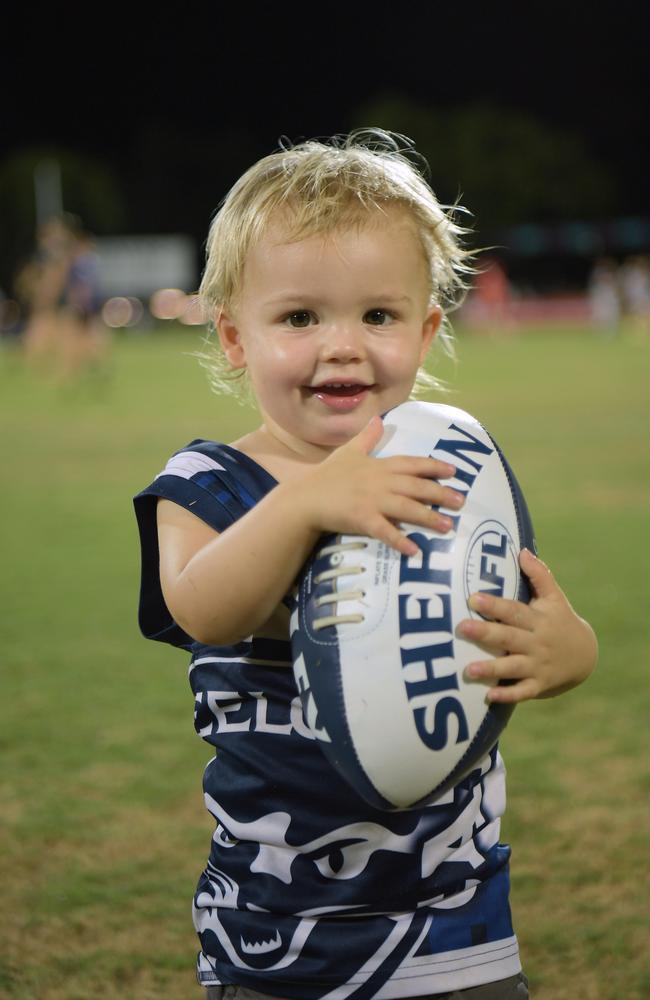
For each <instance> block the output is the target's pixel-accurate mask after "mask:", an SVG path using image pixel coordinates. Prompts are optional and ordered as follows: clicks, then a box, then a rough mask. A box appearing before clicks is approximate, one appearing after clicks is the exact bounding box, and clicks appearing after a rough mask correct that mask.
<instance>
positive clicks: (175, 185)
mask: <svg viewBox="0 0 650 1000" xmlns="http://www.w3.org/2000/svg"><path fill="white" fill-rule="evenodd" d="M133 7H134V8H135V5H133ZM228 7H229V9H228V10H227V11H224V8H223V6H222V5H219V4H194V5H193V4H186V5H185V6H184V7H183V8H182V9H179V8H176V9H170V12H169V13H164V12H163V11H162V9H160V10H159V11H158V12H157V13H156V16H155V18H154V17H152V18H151V19H150V20H149V21H148V22H146V21H144V20H142V18H143V15H142V14H140V15H138V17H139V18H140V19H141V20H139V21H135V20H134V19H133V15H132V14H131V15H130V16H128V17H127V16H126V15H124V14H122V13H116V12H115V10H114V9H113V8H101V9H100V8H98V9H97V11H96V15H97V16H98V18H99V20H98V21H97V22H96V24H97V27H95V26H91V25H90V24H86V23H85V22H84V23H82V22H81V21H76V22H75V21H71V20H70V18H69V16H68V15H65V16H64V15H62V14H60V13H59V11H58V10H57V11H56V12H54V13H51V14H50V15H48V22H47V23H45V22H44V21H43V20H40V21H35V23H32V24H27V22H26V19H25V23H24V24H22V25H20V26H15V27H14V30H13V36H14V39H15V44H14V45H13V47H12V51H11V54H10V58H9V59H7V58H6V47H5V55H4V57H3V59H2V60H0V73H1V74H2V78H3V79H2V80H1V81H0V82H1V83H2V84H3V86H2V93H3V94H5V100H4V101H3V108H2V118H3V129H2V135H1V136H0V159H1V158H2V157H3V156H5V155H6V154H8V153H11V152H12V151H15V150H17V149H21V148H25V147H29V146H40V147H45V146H48V145H55V146H59V147H61V146H64V147H67V148H70V149H73V150H75V151H77V152H81V153H85V154H90V155H93V156H95V157H97V158H99V159H101V160H103V161H104V162H105V163H107V164H109V165H110V166H111V168H112V169H113V170H114V172H115V173H116V175H117V176H118V177H120V178H125V179H126V183H127V184H128V178H129V177H130V176H132V175H133V173H134V171H135V172H137V171H138V170H139V169H140V170H141V169H142V161H143V157H145V156H146V138H143V137H146V136H147V135H148V134H149V135H150V134H151V133H152V132H155V134H156V135H157V140H156V142H157V145H156V155H157V161H156V163H157V166H156V168H155V169H154V168H152V167H151V166H148V167H147V169H148V170H150V171H151V172H152V173H153V172H156V174H160V177H165V178H166V180H165V183H166V184H167V188H166V187H165V184H163V183H162V182H161V180H160V177H156V178H153V177H152V183H153V185H154V188H155V189H156V191H157V192H163V193H162V194H161V195H159V197H160V199H161V200H164V192H165V191H166V190H167V191H169V197H170V199H173V197H174V195H173V194H172V192H175V195H176V196H177V197H182V192H183V191H185V192H186V196H187V198H188V199H190V200H191V194H192V187H193V183H194V182H195V180H196V179H197V178H199V176H200V175H201V170H202V153H203V151H204V150H205V149H206V148H207V146H209V145H210V144H212V147H213V148H214V143H215V137H219V139H220V140H221V139H222V140H223V143H224V156H225V157H226V158H228V157H229V149H231V148H233V146H234V147H237V146H238V144H241V143H243V144H244V145H246V156H245V162H244V164H243V166H247V165H248V164H249V163H250V162H251V161H252V160H253V159H256V158H257V157H258V156H261V155H264V154H265V153H267V152H270V151H271V150H272V149H273V148H274V147H275V145H276V144H277V141H278V138H279V137H280V136H281V135H288V136H289V137H290V138H292V139H296V138H299V137H312V136H315V135H328V134H332V133H333V132H338V131H345V130H347V129H348V128H349V127H350V125H351V124H352V122H353V120H354V118H353V115H354V110H355V109H356V108H357V107H358V106H359V105H360V104H362V103H363V102H364V101H366V100H368V99H370V98H372V97H373V96H376V95H378V94H385V93H392V94H399V95H403V96H405V97H408V98H411V99H412V100H414V101H417V102H418V103H420V104H423V105H425V106H427V107H429V106H430V107H438V108H449V107H452V108H453V107H455V106H458V105H462V104H463V103H468V102H475V101H477V100H479V99H483V100H489V101H491V102H493V103H496V104H498V105H500V106H503V107H506V108H511V109H519V110H523V111H525V112H527V113H529V114H531V115H534V116H536V117H537V118H539V119H540V120H541V121H542V122H545V123H547V124H549V125H553V126H556V127H561V128H563V129H566V130H569V131H572V132H575V133H577V134H578V135H580V136H581V138H582V139H583V140H584V141H585V142H586V144H587V146H588V149H589V150H590V151H591V153H592V154H593V156H594V158H596V159H597V160H599V161H600V162H602V163H603V164H604V165H605V166H606V167H607V168H608V169H609V170H610V171H611V172H612V173H613V174H614V175H615V177H616V178H617V182H618V195H617V197H618V204H617V210H618V211H619V212H620V213H621V214H646V213H647V212H648V204H647V195H646V186H647V185H646V182H645V174H646V168H645V163H644V160H645V157H642V155H641V152H640V149H641V146H642V135H643V129H644V119H645V108H644V100H643V98H644V92H645V91H646V90H647V69H646V66H647V61H648V59H647V41H646V38H645V37H644V35H643V32H642V30H641V27H642V26H641V25H640V23H639V20H638V19H639V14H638V13H635V11H634V7H633V5H632V4H630V3H627V2H626V0H625V2H619V3H616V4H612V3H609V4H605V5H604V7H602V8H601V9H600V10H597V9H596V7H595V5H593V4H592V3H590V4H580V3H574V4H564V5H556V6H554V5H552V4H550V3H546V4H536V3H529V4H527V5H526V7H525V8H521V5H511V4H507V5H506V4H492V5H491V6H490V5H488V4H472V3H465V4H463V5H462V6H461V5H458V4H457V5H452V4H447V5H445V6H443V5H442V4H440V3H438V2H429V3H428V4H423V5H422V7H421V9H420V7H419V5H418V6H416V5H413V4H411V5H405V4H396V3H394V2H393V3H391V4H387V5H381V4H374V5H372V6H368V7H365V5H350V4H349V5H347V6H343V5H336V6H328V7H324V6H321V7H316V6H313V5H307V4H302V5H299V6H296V7H295V8H294V7H291V6H286V5H285V6H284V7H281V6H277V5H273V6H265V7H263V8H262V10H261V12H260V11H257V10H256V8H254V7H243V6H240V7H239V8H237V7H235V5H233V4H230V5H228ZM522 9H523V13H522ZM639 9H642V8H637V10H639ZM455 11H458V13H455ZM364 12H370V13H364ZM94 17H95V14H93V18H94ZM312 18H313V19H314V23H313V24H312V23H311V19H312ZM8 94H11V95H13V96H12V99H11V100H6V95H8ZM372 124H381V123H377V122H375V123H372ZM244 140H245V141H244ZM441 140H442V141H444V137H441ZM143 143H144V146H143ZM229 144H231V145H230V146H229ZM249 154H250V155H249ZM242 156H244V153H243V152H242ZM236 159H237V158H236V156H235V157H234V161H236ZM240 170H241V167H240V165H239V164H238V163H236V162H233V175H232V177H227V181H228V183H230V182H231V181H232V180H234V179H235V176H236V175H237V174H238V173H239V172H240ZM226 175H227V171H226ZM223 183H224V182H223V179H222V180H221V181H220V184H221V186H223ZM140 188H141V190H142V183H141V185H140ZM223 193H225V192H224V191H222V190H218V191H215V195H214V204H216V202H217V201H218V199H219V198H220V197H221V196H222V194H223ZM214 204H213V205H211V206H210V209H209V210H211V209H212V207H214ZM160 213H161V216H163V217H164V214H165V205H164V204H161V205H160ZM163 228H164V227H163Z"/></svg>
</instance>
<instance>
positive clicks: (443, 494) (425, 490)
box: [391, 476, 465, 510]
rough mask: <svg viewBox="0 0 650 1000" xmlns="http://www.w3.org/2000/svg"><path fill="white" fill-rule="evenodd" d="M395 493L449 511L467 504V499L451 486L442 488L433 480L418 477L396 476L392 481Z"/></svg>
mask: <svg viewBox="0 0 650 1000" xmlns="http://www.w3.org/2000/svg"><path fill="white" fill-rule="evenodd" d="M391 488H392V490H393V492H394V493H398V494H400V495H402V496H408V497H411V498H412V499H413V500H419V501H420V502H421V503H429V504H435V505H436V506H437V507H446V508H448V509H449V510H460V508H461V507H462V506H463V504H464V503H465V497H464V496H463V494H462V493H459V492H458V491H457V490H452V489H451V487H449V486H441V485H440V483H438V482H435V481H434V480H431V479H420V478H419V477H418V476H395V478H394V479H393V480H391Z"/></svg>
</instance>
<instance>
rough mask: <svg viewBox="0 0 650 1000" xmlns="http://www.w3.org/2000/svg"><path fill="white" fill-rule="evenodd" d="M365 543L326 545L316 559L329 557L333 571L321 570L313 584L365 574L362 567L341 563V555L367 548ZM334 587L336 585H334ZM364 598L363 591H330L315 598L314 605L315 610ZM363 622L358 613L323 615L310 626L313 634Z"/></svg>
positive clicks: (362, 617)
mask: <svg viewBox="0 0 650 1000" xmlns="http://www.w3.org/2000/svg"><path fill="white" fill-rule="evenodd" d="M367 546H368V543H367V542H339V543H338V544H335V545H327V546H325V548H323V549H321V550H320V552H319V553H318V558H319V559H321V558H323V557H324V556H329V557H330V564H331V565H333V566H334V568H333V569H326V570H323V572H322V573H319V574H318V576H315V577H314V583H315V584H319V583H325V582H326V581H327V580H337V579H338V577H340V576H356V575H358V574H359V573H365V569H364V567H363V566H346V565H345V564H344V563H343V554H344V553H345V552H348V551H350V550H351V549H365V548H367ZM334 587H336V583H335V584H334ZM365 596H366V592H365V590H336V589H335V590H332V591H331V593H329V594H323V595H322V596H321V597H317V598H315V600H314V605H315V606H316V607H317V608H320V607H322V606H323V605H336V604H338V603H339V602H341V601H360V600H362V599H363V598H364V597H365ZM363 620H364V616H363V615H362V614H361V613H360V612H357V613H354V614H348V615H336V614H334V615H324V616H323V617H322V618H314V619H313V622H312V625H313V628H314V631H315V632H318V631H319V629H322V628H328V627H329V626H330V625H344V624H347V623H352V624H355V623H358V622H362V621H363Z"/></svg>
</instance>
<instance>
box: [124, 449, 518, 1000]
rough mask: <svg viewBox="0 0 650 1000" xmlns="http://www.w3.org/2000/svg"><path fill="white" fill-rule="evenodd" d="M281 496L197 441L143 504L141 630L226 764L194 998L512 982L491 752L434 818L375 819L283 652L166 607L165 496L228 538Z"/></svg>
mask: <svg viewBox="0 0 650 1000" xmlns="http://www.w3.org/2000/svg"><path fill="white" fill-rule="evenodd" d="M275 485H277V483H276V481H275V480H274V479H273V477H272V476H271V475H270V474H269V473H268V472H266V470H264V469H263V468H262V467H261V466H259V465H258V464H257V463H256V462H255V461H253V460H252V459H251V458H249V457H248V456H246V455H244V454H242V453H241V452H238V451H237V450H236V449H234V448H231V447H229V446H226V445H219V444H216V443H214V442H211V441H203V440H196V441H193V442H191V444H189V445H188V446H187V447H186V448H184V449H182V450H181V451H179V452H177V453H176V454H175V455H174V456H173V457H172V458H171V459H170V461H169V462H168V464H167V466H166V468H165V469H164V471H163V472H162V473H161V474H160V475H159V476H158V477H157V478H156V479H155V480H154V482H153V483H152V484H151V485H150V486H149V487H148V488H147V489H145V490H143V491H142V492H141V493H139V494H138V496H137V497H136V498H135V508H136V514H137V518H138V524H139V530H140V539H141V548H142V586H141V595H140V626H141V629H142V631H143V633H144V635H145V636H147V637H148V638H151V639H157V640H159V641H162V642H169V643H171V644H173V645H175V646H179V647H181V648H183V649H186V650H188V651H189V652H190V653H191V662H190V683H191V686H192V690H193V692H194V698H195V716H194V724H195V728H196V731H197V733H198V734H199V735H200V736H201V737H202V738H203V739H204V740H206V741H207V742H208V743H209V744H211V745H212V746H213V747H214V749H215V754H214V757H213V758H212V759H211V760H210V762H209V764H208V766H207V768H206V770H205V774H204V779H203V787H204V793H205V802H206V805H207V808H208V809H209V811H210V812H211V813H212V815H213V816H214V819H215V820H216V828H215V832H214V835H213V838H212V843H211V848H210V854H209V858H208V861H207V864H206V867H205V869H204V871H203V872H202V874H201V876H200V878H199V882H198V886H197V889H196V893H195V896H194V908H193V913H194V923H195V927H196V929H197V932H198V935H199V939H200V942H201V952H200V953H199V957H198V965H197V972H198V979H199V982H200V983H201V984H203V985H204V986H210V985H218V984H225V983H236V984H239V985H242V986H247V987H249V988H251V989H254V990H258V991H260V992H262V993H267V994H270V995H271V996H281V997H288V998H296V1000H348V998H350V1000H371V998H377V1000H389V998H395V997H416V996H422V995H425V994H428V993H436V992H446V991H448V990H453V989H464V988H468V987H471V986H477V985H481V984H483V983H487V982H493V981H496V980H499V979H504V978H506V977H508V976H512V975H515V974H516V973H517V972H519V971H520V968H521V966H520V963H519V956H518V947H517V940H516V937H515V935H514V933H513V929H512V924H511V918H510V909H509V902H508V890H509V885H508V858H509V853H510V851H509V848H508V847H507V846H506V845H503V844H500V843H499V827H500V817H501V815H502V813H503V810H504V807H505V781H504V768H503V763H502V760H501V757H500V755H499V753H498V750H497V748H496V747H495V748H494V750H493V751H492V752H491V754H490V755H489V756H487V757H486V758H485V759H484V760H483V762H482V763H481V765H480V766H479V767H477V768H476V770H475V771H473V772H472V773H471V774H470V775H469V776H468V777H467V778H465V779H464V780H463V781H462V782H460V783H459V784H458V785H457V786H456V788H454V789H453V791H452V792H450V793H449V794H447V795H445V796H444V798H442V799H440V800H438V801H436V802H435V803H434V804H433V805H430V806H427V807H426V808H421V809H413V810H406V811H397V812H382V811H380V810H377V809H374V808H373V807H371V806H369V805H367V804H366V803H365V802H364V801H363V800H361V799H360V798H359V797H358V796H357V795H356V793H355V792H354V791H353V790H352V788H351V787H350V786H348V785H347V783H346V782H345V781H344V780H343V779H342V778H341V777H340V776H339V775H338V774H337V773H336V771H335V770H334V769H333V768H332V766H331V765H330V764H329V763H328V761H327V760H326V758H325V756H324V754H323V753H322V751H321V749H320V747H319V745H318V741H317V740H315V739H314V737H313V735H312V733H311V732H310V730H309V728H308V727H307V725H306V723H305V720H304V718H303V713H302V709H301V702H300V697H299V694H298V690H297V687H296V683H295V681H294V677H293V671H292V668H291V648H290V644H289V641H288V636H287V640H286V641H278V640H274V639H269V638H265V637H264V636H251V637H249V638H248V639H246V640H245V641H243V642H240V643H238V644H236V645H233V646H224V647H216V646H206V645H202V644H201V643H198V642H195V641H194V640H193V639H192V638H191V637H190V636H189V635H187V634H186V633H185V632H184V631H183V629H182V628H181V627H180V626H179V625H178V624H177V623H176V622H175V621H174V620H173V618H172V616H171V614H170V612H169V610H168V609H167V607H166V605H165V602H164V598H163V595H162V591H161V587H160V579H159V563H158V538H157V530H156V504H157V500H158V498H165V499H168V500H172V501H173V502H175V503H178V504H180V505H181V506H182V507H184V508H186V509H187V510H189V511H191V512H192V513H194V514H196V515H197V517H199V518H201V519H202V520H203V521H205V522H206V523H207V524H209V525H210V526H211V527H213V528H214V529H216V530H217V531H224V530H226V529H227V528H228V527H229V525H231V524H233V523H234V522H235V521H236V520H237V519H238V518H239V517H241V516H242V515H244V514H245V513H246V512H247V511H248V510H250V509H251V507H253V506H254V504H256V503H257V502H258V501H259V500H261V499H262V498H263V497H264V496H265V495H266V494H267V493H268V492H269V491H270V490H271V489H273V488H274V486H275ZM293 600H294V598H293V596H292V595H287V597H286V598H285V603H286V605H287V609H288V611H290V610H291V607H292V602H293ZM386 739H390V734H389V733H387V734H386Z"/></svg>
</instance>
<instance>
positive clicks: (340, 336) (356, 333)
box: [321, 324, 365, 362]
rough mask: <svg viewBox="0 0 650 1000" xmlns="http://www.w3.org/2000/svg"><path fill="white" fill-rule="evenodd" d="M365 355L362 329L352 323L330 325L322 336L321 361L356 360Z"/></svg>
mask: <svg viewBox="0 0 650 1000" xmlns="http://www.w3.org/2000/svg"><path fill="white" fill-rule="evenodd" d="M364 356H365V349H364V338H363V331H362V330H359V329H358V328H356V327H355V326H354V325H353V324H341V325H337V326H336V327H330V329H329V330H328V331H327V332H326V334H325V336H324V337H323V344H322V348H321V359H322V360H323V361H343V362H346V361H357V360H359V359H361V358H362V357H364Z"/></svg>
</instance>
